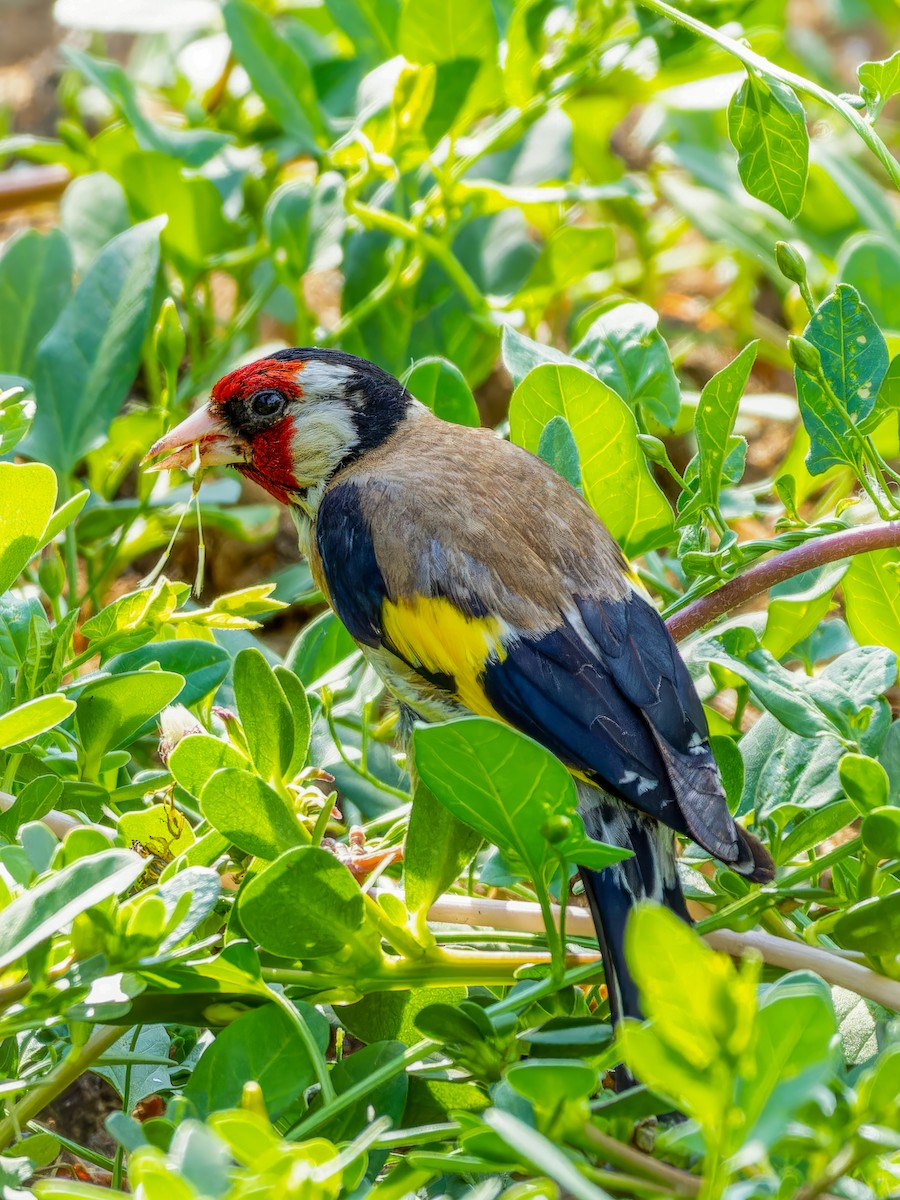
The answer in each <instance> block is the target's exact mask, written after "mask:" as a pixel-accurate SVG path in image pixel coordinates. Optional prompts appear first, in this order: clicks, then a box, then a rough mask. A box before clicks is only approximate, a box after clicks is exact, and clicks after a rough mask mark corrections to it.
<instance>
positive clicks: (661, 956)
mask: <svg viewBox="0 0 900 1200" xmlns="http://www.w3.org/2000/svg"><path fill="white" fill-rule="evenodd" d="M625 953H626V957H627V959H628V964H629V966H630V968H631V972H632V975H633V976H634V979H635V982H636V983H637V985H638V989H639V992H640V997H641V1006H642V1009H643V1011H644V1013H645V1014H646V1016H647V1018H648V1021H649V1024H648V1025H643V1026H642V1025H640V1024H639V1023H638V1022H637V1021H635V1020H631V1019H629V1020H626V1021H624V1022H623V1024H622V1026H621V1027H620V1031H619V1038H620V1041H621V1044H622V1052H623V1054H624V1056H625V1061H626V1062H627V1064H628V1066H629V1068H630V1069H631V1070H632V1071H633V1072H634V1073H635V1075H636V1076H637V1077H638V1078H639V1079H640V1080H641V1081H642V1082H644V1083H645V1084H646V1085H647V1086H648V1087H651V1088H652V1089H653V1090H654V1091H656V1092H658V1093H659V1094H660V1095H663V1096H666V1097H667V1098H668V1099H670V1100H671V1101H672V1102H674V1103H676V1104H677V1105H678V1107H679V1108H680V1109H681V1110H682V1111H683V1112H685V1113H687V1115H689V1116H691V1117H693V1118H694V1119H695V1120H697V1121H698V1122H699V1123H700V1125H701V1126H702V1127H703V1128H704V1130H705V1131H706V1132H707V1137H709V1136H710V1133H711V1132H712V1136H713V1137H714V1138H715V1140H716V1141H718V1142H720V1139H721V1136H722V1135H723V1134H724V1130H725V1128H727V1126H726V1121H735V1123H736V1119H737V1116H738V1114H737V1112H736V1111H735V1110H733V1109H732V1108H731V1099H732V1095H733V1091H734V1081H735V1076H736V1075H737V1073H738V1066H739V1064H740V1062H741V1060H742V1058H743V1056H744V1055H745V1054H746V1052H747V1050H748V1049H749V1047H750V1046H751V1044H752V1040H753V1022H754V1015H755V1010H756V974H757V970H758V968H754V967H752V966H750V965H745V967H744V969H743V970H742V971H741V972H738V971H737V970H736V969H735V968H734V966H733V965H732V963H731V960H730V959H729V958H728V957H727V956H726V955H724V954H715V953H714V952H713V951H712V950H710V949H709V948H708V947H707V946H706V945H704V943H703V942H702V941H701V939H700V938H699V937H698V935H697V934H696V933H694V931H693V930H692V929H690V928H689V926H688V925H686V924H685V923H684V922H683V921H681V920H679V918H678V917H676V916H675V914H674V913H672V912H670V911H669V910H668V909H666V908H661V907H659V906H657V905H650V904H647V905H641V906H639V907H638V908H637V909H636V910H635V911H634V913H633V914H632V916H631V918H630V920H629V922H628V925H627V928H626V934H625ZM726 1114H727V1116H726ZM717 1135H718V1136H717ZM731 1136H732V1137H734V1129H733V1127H732V1133H731ZM720 1144H721V1142H720ZM734 1148H736V1147H734Z"/></svg>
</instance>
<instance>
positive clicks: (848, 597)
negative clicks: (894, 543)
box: [841, 548, 900, 654]
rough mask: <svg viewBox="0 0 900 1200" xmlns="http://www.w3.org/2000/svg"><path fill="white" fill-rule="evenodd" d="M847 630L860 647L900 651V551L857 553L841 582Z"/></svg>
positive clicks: (897, 652) (899, 652) (887, 550)
mask: <svg viewBox="0 0 900 1200" xmlns="http://www.w3.org/2000/svg"><path fill="white" fill-rule="evenodd" d="M841 591H842V592H843V594H844V609H845V612H846V616H847V624H848V625H849V626H850V632H851V633H852V634H853V636H854V638H856V640H857V642H859V644H860V645H861V646H887V647H888V649H890V650H893V651H894V653H895V654H900V550H895V549H891V548H888V549H886V550H873V551H871V552H870V553H869V554H856V555H854V556H853V558H852V559H851V560H850V566H849V567H848V569H847V573H846V574H845V575H844V578H843V580H842V582H841Z"/></svg>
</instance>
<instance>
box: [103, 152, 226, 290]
mask: <svg viewBox="0 0 900 1200" xmlns="http://www.w3.org/2000/svg"><path fill="white" fill-rule="evenodd" d="M122 184H123V186H124V188H125V191H126V193H127V195H128V202H129V204H130V205H131V209H132V211H133V212H134V214H135V215H136V217H137V218H138V220H142V221H143V220H148V219H150V218H152V217H166V224H165V227H164V228H163V231H162V234H161V239H162V245H163V249H164V250H165V251H166V254H167V255H168V257H169V258H170V259H171V261H172V262H173V263H174V265H175V267H176V268H177V269H178V271H179V272H180V273H181V274H182V275H184V276H185V277H186V278H187V279H188V280H190V279H193V278H194V277H196V276H197V275H198V274H200V273H201V272H202V271H204V270H205V269H206V266H207V260H208V259H209V258H210V257H212V256H214V255H216V254H221V253H222V252H223V251H224V250H227V249H228V248H229V247H230V246H231V245H232V244H233V243H234V240H235V233H236V231H235V228H234V226H232V225H231V223H230V222H229V221H227V220H226V218H225V215H224V213H223V210H222V197H221V195H220V194H219V190H218V188H217V187H216V185H215V184H214V183H213V182H212V180H210V179H204V178H203V176H202V175H186V174H185V173H184V170H183V169H182V167H181V165H180V164H179V163H178V162H177V161H176V160H175V159H172V158H169V157H168V155H165V154H157V153H147V152H142V153H140V154H132V155H130V156H129V157H128V158H126V159H125V161H124V163H123V164H122Z"/></svg>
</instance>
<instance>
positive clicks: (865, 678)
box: [740, 646, 897, 828]
mask: <svg viewBox="0 0 900 1200" xmlns="http://www.w3.org/2000/svg"><path fill="white" fill-rule="evenodd" d="M792 678H793V679H795V680H797V681H799V679H800V678H801V677H800V676H797V675H794V676H792ZM819 679H820V680H821V681H822V682H825V683H829V684H833V685H835V686H836V687H837V688H839V689H840V690H841V691H842V692H846V693H847V695H848V696H849V697H850V700H851V703H852V704H853V706H854V707H855V708H856V709H857V710H858V711H860V712H864V711H866V710H867V709H868V710H869V711H870V712H871V713H872V717H871V720H870V722H869V725H868V727H867V728H866V729H865V730H863V731H862V732H861V733H857V734H856V737H857V738H858V739H859V742H860V745H861V748H862V750H863V752H864V753H866V754H869V755H872V754H877V753H878V752H879V750H880V749H881V745H882V743H883V741H884V739H885V735H886V733H887V731H888V728H889V726H890V722H891V714H890V708H889V707H888V705H887V702H886V701H885V700H883V699H881V698H880V697H881V696H882V693H883V692H884V691H886V689H887V688H889V687H892V686H893V685H894V684H895V683H896V680H897V659H896V656H895V655H894V654H892V653H891V652H890V651H889V650H885V649H884V648H882V647H880V646H878V647H864V648H862V649H857V650H853V651H850V652H848V653H846V654H843V655H841V657H840V658H838V659H836V660H835V661H834V662H832V663H829V664H828V666H827V667H825V669H824V671H822V673H821V675H820V676H819ZM741 752H742V754H743V757H744V769H745V779H744V793H743V796H742V798H741V808H740V811H741V812H748V811H750V812H752V811H755V812H756V813H757V819H759V820H763V819H765V818H766V817H769V816H771V815H772V814H773V813H776V812H778V810H779V809H783V810H785V812H788V813H790V812H796V811H800V810H814V809H820V808H823V807H824V806H826V805H829V804H832V803H833V802H834V801H836V800H840V799H841V798H842V789H841V786H840V782H839V780H838V772H837V764H838V761H839V760H840V758H841V757H842V756H843V754H844V753H845V748H844V746H843V745H842V744H841V743H840V742H839V741H838V740H837V739H836V738H830V737H823V738H816V739H815V740H813V741H810V740H809V739H808V738H805V737H801V736H798V735H797V734H794V733H790V732H789V731H788V730H787V729H786V728H784V727H783V726H782V725H781V724H780V723H779V722H778V721H777V720H776V719H775V717H774V716H772V715H770V714H769V713H764V714H763V715H762V716H761V717H760V719H759V720H758V721H757V722H756V724H755V725H754V726H753V728H752V729H751V730H750V732H749V733H747V734H745V735H744V737H743V739H742V740H741ZM801 828H802V826H801Z"/></svg>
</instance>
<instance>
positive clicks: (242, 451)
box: [148, 348, 773, 1020]
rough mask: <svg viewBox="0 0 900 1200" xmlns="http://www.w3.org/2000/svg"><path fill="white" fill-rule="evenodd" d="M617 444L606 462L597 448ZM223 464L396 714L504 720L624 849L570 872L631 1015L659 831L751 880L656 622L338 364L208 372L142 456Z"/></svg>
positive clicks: (748, 850)
mask: <svg viewBox="0 0 900 1200" xmlns="http://www.w3.org/2000/svg"><path fill="white" fill-rule="evenodd" d="M613 452H614V451H613ZM195 454H197V455H199V460H200V462H201V464H202V465H204V466H211V465H213V464H230V465H232V466H235V467H236V468H237V469H238V470H239V471H240V472H242V473H243V474H244V475H246V476H248V477H249V478H251V479H253V480H255V481H256V482H257V483H259V484H261V485H262V487H264V488H265V489H266V490H267V491H269V492H270V493H271V494H272V495H273V496H274V497H275V498H276V499H277V500H279V501H280V502H281V503H283V504H286V505H288V507H289V508H290V511H291V515H292V516H293V518H294V521H295V523H296V526H297V529H298V532H299V540H300V547H301V549H302V551H303V553H304V554H306V555H307V556H308V558H309V561H310V565H311V567H312V572H313V576H314V578H315V580H316V582H317V584H318V585H319V587H320V588H321V590H322V592H323V594H324V595H325V596H326V597H327V599H328V602H329V604H330V605H331V607H332V608H333V609H334V611H335V613H337V615H338V617H339V618H340V619H341V621H342V622H343V623H344V625H345V626H346V627H347V629H348V630H349V631H350V633H351V635H352V636H353V638H354V639H355V641H356V642H357V643H358V645H359V647H360V649H361V650H362V652H363V654H364V655H365V656H366V658H367V659H368V660H369V662H370V663H371V664H372V665H373V667H374V668H375V669H376V670H377V672H378V673H379V675H380V676H381V678H382V679H383V680H384V683H385V685H386V687H387V688H388V689H389V690H390V691H391V692H392V693H393V694H394V696H395V697H396V698H397V700H398V701H399V703H400V705H401V706H402V708H403V709H404V710H405V711H406V712H407V713H409V714H411V715H412V716H413V717H414V718H416V719H419V720H424V721H438V720H443V719H446V718H448V717H453V716H458V715H461V714H466V713H477V714H480V715H484V716H490V717H494V718H497V719H499V720H501V721H504V722H507V723H508V724H510V725H512V726H514V727H515V728H516V729H519V730H521V731H522V732H524V733H526V734H528V735H530V736H531V737H532V738H535V739H536V740H537V741H539V742H541V743H542V744H543V745H544V746H546V747H548V748H549V749H550V750H551V751H552V752H553V753H554V754H556V755H557V756H558V757H559V758H560V759H561V760H562V761H563V762H564V763H565V764H566V765H567V766H568V767H569V768H570V769H571V770H572V771H573V773H574V774H575V778H576V784H577V789H578V797H579V808H580V812H581V815H582V817H583V820H584V823H585V827H586V829H587V832H588V833H589V834H590V835H591V836H592V837H594V838H596V839H598V840H599V841H603V842H607V843H610V844H612V845H615V846H620V847H625V848H627V849H630V850H632V851H633V857H631V858H628V859H625V860H623V861H622V862H620V863H617V864H615V865H613V866H609V867H606V868H605V869H604V870H602V871H600V872H599V873H597V872H594V871H590V870H582V872H581V875H582V879H583V881H584V887H585V891H586V893H587V898H588V901H589V904H590V907H591V911H592V914H593V917H594V922H595V924H596V927H597V934H598V938H599V941H600V947H601V951H602V953H603V958H604V964H605V970H606V975H607V982H608V984H609V992H610V1003H611V1008H612V1013H613V1017H614V1019H616V1020H618V1019H619V1018H621V1016H622V1015H638V1014H639V1004H638V996H637V992H636V988H635V985H634V982H633V980H632V979H631V976H630V975H629V972H628V968H627V964H626V962H625V958H624V953H623V943H624V931H625V923H626V920H627V917H628V914H629V912H630V910H631V908H632V907H633V906H634V905H635V904H636V903H637V902H638V901H639V900H641V899H644V898H652V899H654V900H657V901H659V902H661V903H664V904H666V905H668V906H669V907H670V908H672V909H673V910H674V911H675V912H676V913H678V914H679V915H680V916H681V917H683V918H684V919H685V920H688V919H689V918H688V914H687V910H686V908H685V903H684V898H683V896H682V892H681V887H680V885H679V881H678V873H677V870H676V860H675V849H674V834H675V833H679V834H682V835H686V836H688V837H691V838H693V840H694V841H695V842H697V843H699V845H701V846H702V847H703V848H704V849H706V850H707V851H709V853H710V854H712V855H713V856H714V857H715V858H717V859H719V860H720V861H721V862H723V863H727V864H728V865H729V866H730V867H731V868H732V869H733V870H735V871H737V872H738V873H739V874H741V875H743V876H745V877H746V878H747V879H750V880H756V881H767V880H770V879H771V878H772V875H773V864H772V860H771V858H770V856H769V854H768V852H767V851H766V850H765V849H764V848H763V846H762V845H761V844H760V843H759V842H758V841H757V840H756V838H754V837H753V836H752V835H750V834H748V833H747V832H746V831H745V830H743V829H742V828H741V827H740V826H739V825H737V824H736V823H735V822H734V820H733V819H732V817H731V815H730V813H729V811H728V808H727V806H726V803H725V796H724V792H723V789H722V783H721V780H720V777H719V772H718V770H717V768H716V763H715V759H714V758H713V755H712V752H711V750H710V745H709V735H708V730H707V724H706V719H705V717H704V713H703V707H702V705H701V703H700V700H699V698H698V696H697V693H696V691H695V690H694V686H693V683H692V682H691V679H690V676H689V675H688V672H687V669H686V667H685V665H684V663H683V662H682V660H681V658H680V656H679V654H678V651H677V650H676V648H675V645H674V643H673V641H672V639H671V637H670V636H669V634H668V632H667V631H666V627H665V625H664V624H663V622H662V620H661V618H660V616H659V614H658V613H657V611H656V609H655V608H654V607H653V606H652V604H651V603H650V602H649V601H648V599H647V598H646V597H645V596H644V595H643V594H642V592H641V591H640V590H638V589H637V588H636V587H635V585H634V583H633V582H632V579H631V577H630V573H629V569H628V565H627V563H626V561H625V559H624V558H623V556H622V554H621V552H620V550H619V548H618V546H617V545H616V543H615V542H614V541H613V539H612V537H611V536H610V534H609V533H608V532H607V530H606V528H605V527H604V525H603V524H602V523H601V521H600V520H599V519H598V518H597V516H596V515H595V513H594V512H593V511H592V510H591V509H590V508H589V507H588V506H587V504H585V502H584V501H583V500H582V498H581V496H580V495H579V494H578V493H577V491H575V490H574V489H573V488H572V487H570V486H569V484H568V483H566V482H565V481H564V480H563V479H561V478H560V477H559V476H558V475H557V474H556V473H555V472H554V471H553V470H552V469H551V468H550V467H549V466H547V465H546V464H545V463H544V462H542V461H541V460H540V459H538V458H536V457H534V456H533V455H531V454H529V453H528V452H527V451H525V450H522V449H520V448H519V447H518V446H514V445H511V444H510V443H509V442H506V441H503V440H502V439H501V438H499V437H498V436H497V435H496V434H495V433H493V432H492V431H490V430H487V429H470V428H463V427H461V426H456V425H451V424H448V423H446V422H444V421H441V420H439V419H438V418H436V417H435V416H433V415H432V414H431V413H430V412H429V410H428V409H427V408H425V407H424V406H423V405H422V404H420V403H419V402H418V401H417V400H415V399H414V398H413V397H412V396H411V395H410V394H409V392H407V391H406V389H405V388H404V387H403V386H402V385H401V384H400V383H399V382H398V381H397V380H396V379H394V378H393V377H392V376H391V375H388V374H386V373H385V372H384V371H382V370H381V369H380V368H379V367H377V366H374V365H373V364H372V363H370V362H367V361H365V360H364V359H361V358H356V357H354V356H352V355H349V354H343V353H341V352H338V351H335V350H320V349H310V348H305V349H296V350H281V351H279V352H278V353H276V354H271V355H269V356H268V357H266V358H263V359H260V360H259V361H258V362H254V363H251V364H250V365H249V366H244V367H241V368H240V369H238V370H236V371H233V372H232V373H231V374H230V375H227V376H225V378H224V379H221V380H220V381H219V382H218V383H217V384H216V386H215V387H214V388H213V390H212V395H211V398H210V400H209V402H208V403H207V404H206V405H204V406H203V407H202V408H201V409H199V410H198V411H197V412H195V413H194V414H193V415H192V416H190V417H188V418H187V420H185V421H183V422H182V423H181V424H180V425H179V426H178V427H177V428H175V429H173V430H172V431H171V432H170V433H168V434H166V435H165V436H164V437H163V438H162V439H160V441H158V442H157V443H156V445H155V446H154V447H153V448H152V450H151V451H150V455H148V457H154V458H155V457H157V456H159V455H165V456H166V457H165V458H163V459H162V460H161V461H158V462H157V463H156V464H155V465H156V467H157V468H158V469H166V468H170V467H185V466H188V465H189V464H190V463H191V462H192V461H193V460H194V456H195Z"/></svg>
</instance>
